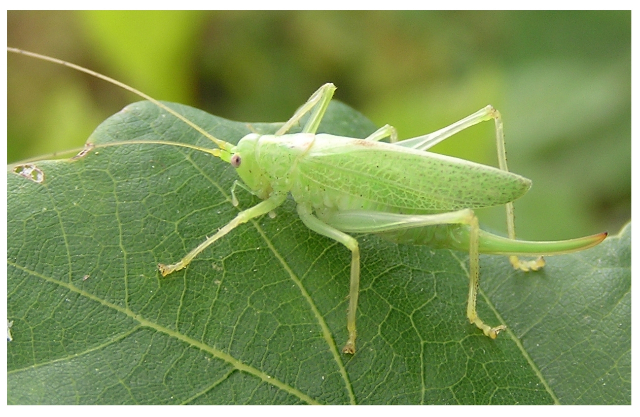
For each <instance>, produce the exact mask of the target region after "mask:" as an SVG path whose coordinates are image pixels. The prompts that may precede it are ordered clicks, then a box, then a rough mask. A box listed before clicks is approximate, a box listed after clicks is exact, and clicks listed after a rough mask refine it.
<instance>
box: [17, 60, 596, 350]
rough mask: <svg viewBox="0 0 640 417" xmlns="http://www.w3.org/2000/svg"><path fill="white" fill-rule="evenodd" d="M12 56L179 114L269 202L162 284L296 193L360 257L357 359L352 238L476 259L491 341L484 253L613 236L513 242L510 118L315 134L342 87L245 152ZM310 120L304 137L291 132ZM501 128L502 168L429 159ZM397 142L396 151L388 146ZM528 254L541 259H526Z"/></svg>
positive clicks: (525, 264) (567, 245) (311, 217)
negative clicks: (503, 223) (362, 133)
mask: <svg viewBox="0 0 640 417" xmlns="http://www.w3.org/2000/svg"><path fill="white" fill-rule="evenodd" d="M8 50H9V51H10V52H16V53H21V54H25V55H29V56H32V57H36V58H39V59H44V60H47V61H51V62H54V63H58V64H61V65H65V66H69V67H71V68H74V69H76V70H79V71H82V72H85V73H88V74H90V75H93V76H96V77H98V78H101V79H104V80H106V81H108V82H111V83H113V84H116V85H118V86H120V87H122V88H125V89H127V90H129V91H131V92H133V93H135V94H137V95H139V96H141V97H143V98H145V99H147V100H149V101H151V102H152V103H154V104H155V105H157V106H158V107H160V108H161V109H163V110H164V111H167V112H168V113H170V114H172V115H173V116H175V117H177V118H178V119H180V120H181V121H182V122H184V123H186V124H187V125H189V126H190V127H191V128H193V129H195V130H197V131H198V132H199V133H201V134H202V135H204V136H206V137H207V138H209V139H210V140H211V141H212V142H213V143H214V145H216V146H217V148H216V149H201V150H203V151H205V152H209V153H210V154H212V155H214V156H216V157H219V158H220V159H222V160H223V161H225V162H228V163H230V164H231V165H232V166H233V167H234V168H235V169H236V172H237V173H238V175H239V177H240V179H241V180H242V183H241V182H239V181H236V182H235V183H234V185H233V187H232V190H231V193H232V201H233V203H234V204H235V205H237V204H238V203H237V199H236V198H235V188H236V186H240V187H242V188H245V189H246V190H248V191H250V192H251V193H252V194H254V195H256V196H257V197H259V198H261V199H262V200H263V201H262V202H260V203H259V204H257V205H255V206H253V207H251V208H248V209H245V210H243V211H241V212H240V213H238V215H237V216H236V217H235V218H234V219H232V220H231V221H230V222H229V223H228V224H226V225H225V226H224V227H222V228H221V229H220V230H218V231H217V233H215V234H214V235H213V236H211V237H209V238H208V239H206V240H205V241H204V242H202V243H201V244H200V245H199V246H197V247H196V248H195V249H193V250H192V251H191V252H189V253H188V254H187V255H186V256H185V257H183V258H182V259H180V260H179V261H178V262H176V263H174V264H170V265H166V264H159V265H158V268H159V270H160V273H161V274H162V275H163V276H166V275H169V274H171V273H173V272H175V271H178V270H181V269H183V268H185V267H187V266H188V265H189V263H190V262H191V261H192V260H193V259H194V258H195V257H196V256H197V255H198V254H199V253H200V252H202V251H203V250H205V249H206V248H207V247H208V246H209V245H211V244H213V243H214V242H215V241H217V240H218V239H220V238H221V237H223V236H225V235H226V234H227V233H229V232H231V231H232V230H233V229H235V228H236V227H238V226H239V225H241V224H243V223H246V222H247V221H249V220H251V219H254V218H256V217H259V216H262V215H264V214H267V213H270V212H272V211H273V210H275V209H276V208H277V207H278V206H280V205H281V204H282V203H283V202H284V201H285V200H286V199H287V196H288V195H289V194H291V195H292V197H293V199H294V200H295V202H296V204H297V212H298V215H299V217H300V219H301V220H302V222H303V223H304V224H305V225H306V226H307V227H308V228H310V229H311V230H313V231H315V232H317V233H319V234H321V235H324V236H326V237H328V238H330V239H333V240H335V241H337V242H339V243H341V244H343V245H344V246H346V247H347V248H348V249H349V250H350V251H351V253H352V257H351V274H350V291H349V307H348V312H347V329H348V333H349V336H348V340H347V342H346V344H345V346H344V348H343V352H344V353H348V354H353V353H355V350H356V348H355V341H356V334H357V332H356V312H357V303H358V294H359V283H360V251H359V246H358V242H357V240H356V239H355V238H353V237H352V236H350V235H349V234H348V233H372V234H379V235H381V236H383V237H385V238H387V239H390V240H392V241H394V242H397V243H410V244H417V245H431V246H434V247H439V248H451V249H457V250H464V251H467V250H468V251H469V265H470V268H469V294H468V300H467V318H468V319H469V321H470V322H471V323H472V324H475V325H476V326H477V327H478V328H479V329H480V330H482V332H483V333H484V334H485V335H486V336H489V337H490V338H495V337H497V335H498V333H499V332H500V331H502V330H504V329H505V328H506V326H504V325H498V326H495V327H492V326H489V325H487V324H485V323H484V322H483V321H482V320H481V319H480V318H479V317H478V315H477V313H476V295H477V291H478V285H479V253H488V254H500V255H508V256H509V259H510V262H511V264H512V265H513V266H514V268H517V269H521V270H523V271H529V270H537V269H539V268H541V267H542V266H544V260H543V258H542V255H557V254H563V253H569V252H574V251H579V250H583V249H587V248H590V247H593V246H595V245H597V244H598V243H600V242H601V241H602V240H603V239H604V238H605V237H606V233H600V234H596V235H592V236H587V237H583V238H579V239H572V240H564V241H552V242H527V241H520V240H516V239H515V225H514V214H513V201H514V200H515V199H517V198H519V197H520V196H522V195H523V194H524V193H525V192H526V191H527V190H528V189H529V187H530V186H531V181H530V180H528V179H526V178H524V177H521V176H519V175H517V174H513V173H511V172H509V171H508V169H507V162H506V151H505V143H504V134H503V125H502V119H501V116H500V114H499V112H498V111H497V110H495V109H494V108H493V107H492V106H487V107H485V108H483V109H481V110H479V111H477V112H476V113H474V114H472V115H470V116H468V117H466V118H464V119H462V120H460V121H458V122H456V123H454V124H452V125H450V126H447V127H445V128H443V129H440V130H438V131H436V132H433V133H430V134H427V135H424V136H419V137H415V138H411V139H406V140H402V141H397V133H396V131H395V129H394V128H393V127H391V126H389V125H385V126H384V127H382V128H380V129H379V130H377V131H376V132H374V133H373V134H371V135H370V136H368V137H367V138H364V139H356V138H349V137H339V136H333V135H328V134H316V131H317V130H318V127H319V125H320V122H321V120H322V118H323V116H324V114H325V112H326V110H327V106H328V105H329V102H330V101H331V99H332V97H333V94H334V91H335V89H336V88H335V86H334V85H333V84H330V83H329V84H325V85H323V86H322V87H320V88H319V89H318V90H317V91H316V92H315V93H314V94H313V95H312V96H311V97H310V98H309V100H308V101H307V102H306V103H305V104H303V105H302V106H301V107H300V108H299V109H298V110H297V111H296V112H295V113H294V115H293V116H292V117H291V118H290V119H289V121H287V122H286V123H285V124H284V125H283V126H282V127H281V128H280V129H279V130H278V131H277V132H276V133H275V134H274V135H260V134H257V133H251V134H248V135H246V136H245V137H244V138H242V139H241V140H240V141H239V142H238V144H237V145H233V144H230V143H228V142H225V141H223V140H221V139H218V138H215V137H213V136H212V135H210V134H209V133H207V132H206V131H204V130H203V129H201V128H200V127H199V126H197V125H196V124H194V123H193V122H191V121H190V120H188V119H186V118H185V117H183V116H182V115H180V114H178V113H177V112H175V111H174V110H172V109H171V108H169V107H167V106H166V105H164V104H162V103H160V102H158V101H157V100H155V99H153V98H151V97H149V96H148V95H146V94H144V93H142V92H140V91H138V90H136V89H134V88H132V87H129V86H127V85H124V84H122V83H120V82H118V81H116V80H113V79H111V78H109V77H106V76H104V75H101V74H98V73H96V72H94V71H91V70H88V69H86V68H82V67H79V66H77V65H74V64H70V63H68V62H65V61H60V60H57V59H55V58H50V57H46V56H43V55H38V54H34V53H30V52H26V51H21V50H18V49H14V48H8ZM307 115H308V119H307V121H306V123H305V125H304V127H303V128H302V131H301V133H294V134H291V133H287V132H289V130H290V129H291V128H292V127H294V126H296V125H297V124H299V123H300V122H301V120H302V119H303V117H305V116H307ZM490 120H493V121H494V124H495V132H496V144H497V151H498V160H499V168H494V167H490V166H485V165H481V164H478V163H474V162H470V161H466V160H462V159H458V158H453V157H448V156H443V155H439V154H434V153H430V152H427V150H428V149H429V148H431V147H432V146H434V145H435V144H437V143H439V142H441V141H443V140H445V139H447V138H448V137H450V136H452V135H454V134H456V133H458V132H460V131H462V130H464V129H466V128H468V127H471V126H473V125H475V124H478V123H480V122H484V121H490ZM386 138H389V139H390V143H386V142H381V140H382V139H386ZM497 205H505V206H506V214H507V230H508V237H501V236H497V235H494V234H491V233H488V232H485V231H483V230H481V229H480V228H479V225H478V219H477V217H476V216H475V214H474V212H473V209H477V208H482V207H489V206H497ZM520 255H535V256H540V257H539V258H538V259H535V260H531V261H523V260H520V259H519V258H518V256H520Z"/></svg>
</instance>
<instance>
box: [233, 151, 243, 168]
mask: <svg viewBox="0 0 640 417" xmlns="http://www.w3.org/2000/svg"><path fill="white" fill-rule="evenodd" d="M240 162H242V158H240V155H238V154H237V153H235V154H233V156H232V157H231V166H232V167H234V168H238V167H239V166H240Z"/></svg>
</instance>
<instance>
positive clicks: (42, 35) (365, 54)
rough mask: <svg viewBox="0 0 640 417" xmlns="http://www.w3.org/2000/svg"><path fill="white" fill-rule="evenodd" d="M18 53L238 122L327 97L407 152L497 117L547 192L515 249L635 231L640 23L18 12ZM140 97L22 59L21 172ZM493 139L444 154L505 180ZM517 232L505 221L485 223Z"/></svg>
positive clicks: (15, 150) (463, 15)
mask: <svg viewBox="0 0 640 417" xmlns="http://www.w3.org/2000/svg"><path fill="white" fill-rule="evenodd" d="M7 18H8V32H7V33H8V44H9V46H13V47H18V48H23V49H28V50H31V51H34V52H39V53H43V54H47V55H51V56H54V57H57V58H60V59H64V60H67V61H70V62H73V63H76V64H79V65H83V66H86V67H89V68H91V69H94V70H96V71H98V72H101V73H104V74H106V75H109V76H111V77H114V78H116V79H118V80H120V81H123V82H125V83H127V84H130V85H133V86H135V87H136V88H138V89H140V90H142V91H144V92H146V93H148V94H150V95H152V96H153V97H155V98H158V99H162V100H168V101H176V102H181V103H184V104H190V105H192V106H195V107H198V108H201V109H204V110H206V111H208V112H210V113H212V114H215V115H218V116H222V117H226V118H229V119H234V120H241V121H251V122H258V121H285V120H286V119H288V118H289V116H290V115H291V114H292V112H293V111H294V109H295V108H296V107H297V106H299V105H301V104H302V103H303V102H304V101H305V100H306V99H307V98H308V96H309V95H310V94H311V93H312V92H313V91H314V90H315V89H316V88H317V87H318V86H320V85H321V84H322V83H325V82H328V81H331V82H333V83H335V84H336V85H337V86H338V91H337V94H336V97H337V98H338V99H339V100H341V101H343V102H345V103H347V104H349V105H351V106H352V107H354V108H356V109H358V110H359V111H361V112H362V113H364V114H365V115H366V116H367V117H369V118H370V119H371V120H373V121H374V122H375V123H376V124H378V125H383V124H385V123H389V124H391V125H393V126H395V127H396V128H397V129H398V131H399V134H400V137H401V138H408V137H412V136H416V135H420V134H424V133H428V132H431V131H434V130H436V129H438V128H441V127H443V126H446V125H448V124H450V123H453V122H454V121H456V120H459V119H461V118H463V117H464V116H467V115H469V114H471V113H473V112H474V111H476V110H478V109H480V108H481V107H483V106H485V105H487V104H493V105H494V106H495V107H496V108H498V109H499V110H500V111H501V113H502V115H503V118H504V122H505V133H506V138H507V151H508V156H509V168H510V169H511V170H512V171H514V172H517V173H519V174H521V175H524V176H526V177H528V178H530V179H532V180H533V184H534V185H533V188H532V189H531V191H530V192H529V193H528V194H527V195H525V196H524V197H523V198H521V199H520V200H518V202H517V203H516V215H517V231H518V235H519V236H520V237H523V238H528V239H543V240H551V239H561V238H571V237H577V236H579V235H584V234H591V233H596V232H600V231H603V230H608V231H609V232H612V233H616V232H617V231H618V230H619V228H620V226H622V225H623V224H624V223H625V222H627V221H628V220H629V219H630V216H631V214H630V206H631V13H630V12H628V11H587V12H558V11H554V12H493V11H491V12H483V11H480V12H478V11H473V12H464V11H452V12H445V11H438V12H388V11H385V12H360V11H356V12H311V11H310V12H279V11H277V12H99V11H97V12H14V11H9V12H8V13H7ZM136 100H137V99H136V98H135V97H133V96H132V95H131V94H129V93H126V92H124V91H122V90H120V89H119V88H117V87H114V86H112V85H109V84H107V83H105V82H102V81H99V80H96V79H93V78H91V77H89V76H86V75H83V74H80V73H77V72H75V71H72V70H70V69H68V68H64V67H61V66H56V65H52V64H49V63H46V62H41V61H37V60H34V59H30V58H26V57H22V56H17V55H14V54H10V56H9V57H8V149H7V150H8V159H9V161H8V162H13V161H17V160H21V159H25V158H28V157H33V156H37V155H41V154H46V153H51V152H54V151H60V150H65V149H69V148H75V147H79V146H82V144H83V143H84V141H85V140H86V138H87V137H88V136H89V134H90V133H91V132H92V131H93V129H94V128H95V127H96V126H97V125H98V124H99V123H100V122H101V121H102V120H103V119H105V118H106V117H108V116H109V115H111V114H113V113H115V112H117V111H118V110H120V109H121V108H122V107H124V106H125V105H126V104H128V103H130V102H132V101H136ZM493 135H494V133H493V124H492V123H484V124H483V125H480V126H477V127H474V128H472V129H469V130H468V131H465V132H463V133H461V134H459V135H457V136H455V137H453V138H451V139H449V140H448V141H446V142H445V143H443V144H441V145H438V147H436V148H434V149H433V150H434V151H437V152H441V153H445V154H449V155H454V156H458V157H461V158H465V159H470V160H473V161H477V162H481V163H485V164H490V165H496V163H497V158H496V156H495V155H496V152H495V143H494V136H493ZM480 216H481V220H482V222H483V224H485V226H488V228H489V229H496V230H504V214H503V210H502V209H500V210H496V209H490V210H485V211H483V212H482V213H480Z"/></svg>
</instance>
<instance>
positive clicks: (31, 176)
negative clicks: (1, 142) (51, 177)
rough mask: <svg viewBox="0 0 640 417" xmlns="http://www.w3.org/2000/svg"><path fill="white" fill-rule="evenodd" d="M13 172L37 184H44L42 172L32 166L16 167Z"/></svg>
mask: <svg viewBox="0 0 640 417" xmlns="http://www.w3.org/2000/svg"><path fill="white" fill-rule="evenodd" d="M13 172H15V173H16V174H18V175H20V176H21V177H24V178H26V179H28V180H31V181H33V182H37V183H38V184H40V183H42V182H44V171H42V170H41V169H40V168H38V167H37V166H35V165H33V164H25V165H18V166H17V167H15V168H14V169H13Z"/></svg>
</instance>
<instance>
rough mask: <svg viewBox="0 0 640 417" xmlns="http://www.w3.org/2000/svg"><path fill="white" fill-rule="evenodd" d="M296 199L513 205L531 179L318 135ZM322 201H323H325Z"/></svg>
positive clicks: (424, 208)
mask: <svg viewBox="0 0 640 417" xmlns="http://www.w3.org/2000/svg"><path fill="white" fill-rule="evenodd" d="M296 171H297V173H298V175H296V176H294V177H295V178H296V185H295V186H294V189H293V190H292V193H293V194H294V198H296V200H298V201H300V200H299V199H302V200H305V201H310V202H312V203H313V204H314V205H316V206H317V207H318V206H320V205H325V206H326V205H327V204H329V205H333V206H335V207H337V208H340V209H342V210H347V209H365V210H385V211H390V212H397V213H438V212H445V211H452V210H459V209H463V208H472V209H473V208H480V207H489V206H496V205H502V204H505V203H508V202H510V201H513V200H515V199H516V198H518V197H520V196H522V195H523V194H524V193H525V192H526V191H527V190H528V189H529V187H530V186H531V181H530V180H528V179H527V178H524V177H522V176H520V175H517V174H513V173H510V172H506V171H502V170H500V169H498V168H494V167H490V166H486V165H481V164H477V163H474V162H469V161H465V160H462V159H458V158H453V157H449V156H444V155H439V154H434V153H430V152H424V151H419V150H414V149H408V148H404V147H400V146H394V145H392V144H388V143H383V142H371V141H363V140H358V139H350V138H341V137H336V136H331V135H317V136H316V141H315V143H314V145H313V147H312V148H311V149H310V150H309V152H308V153H306V154H305V155H304V156H303V157H302V158H300V160H299V162H298V164H297V167H296ZM321 199H322V201H321Z"/></svg>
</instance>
